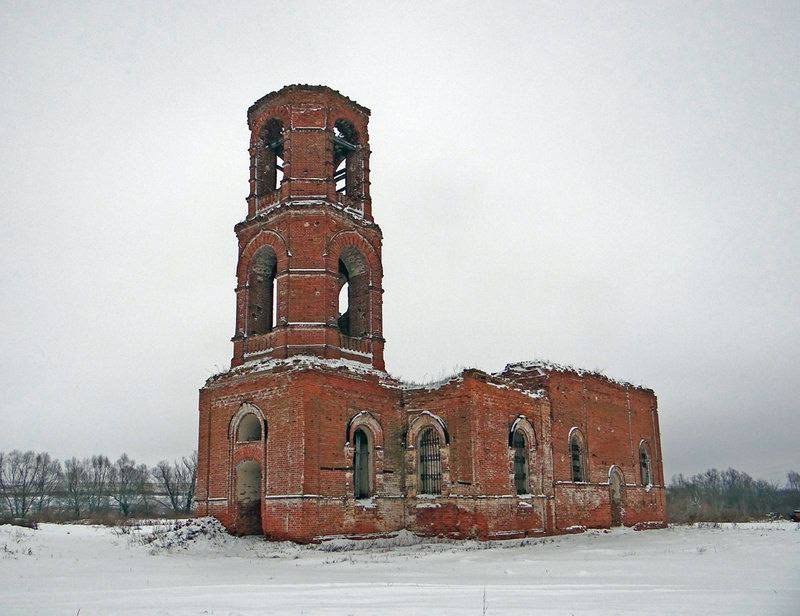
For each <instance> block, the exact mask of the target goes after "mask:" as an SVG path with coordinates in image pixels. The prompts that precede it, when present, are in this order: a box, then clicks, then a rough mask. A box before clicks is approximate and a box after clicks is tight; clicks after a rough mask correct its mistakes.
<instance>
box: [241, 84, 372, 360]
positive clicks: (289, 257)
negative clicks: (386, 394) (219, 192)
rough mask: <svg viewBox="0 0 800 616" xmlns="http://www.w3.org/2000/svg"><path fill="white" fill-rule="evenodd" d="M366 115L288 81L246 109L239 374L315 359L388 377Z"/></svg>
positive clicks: (331, 93)
mask: <svg viewBox="0 0 800 616" xmlns="http://www.w3.org/2000/svg"><path fill="white" fill-rule="evenodd" d="M369 113H370V112H369V109H367V108H366V107H362V106H361V105H359V104H357V103H355V102H354V101H351V100H350V99H349V98H347V97H345V96H343V95H341V94H339V93H338V92H336V91H335V90H332V89H330V88H328V87H325V86H308V85H293V86H287V87H284V88H282V89H281V90H278V91H277V92H272V93H270V94H267V95H266V96H264V97H263V98H261V99H259V100H258V101H256V102H255V103H254V104H253V105H252V106H251V107H250V109H248V112H247V123H248V127H249V128H250V132H251V134H250V148H249V152H250V193H249V195H248V197H247V216H246V218H245V220H243V221H242V222H240V223H239V224H237V225H236V227H235V232H236V236H237V238H238V241H239V261H238V266H237V285H236V331H235V334H234V337H233V343H234V352H233V360H232V362H231V365H232V366H238V365H241V364H243V363H245V362H248V361H251V360H256V359H267V358H286V357H290V356H293V355H314V356H317V357H322V358H326V359H348V360H353V361H358V362H362V363H365V364H370V365H371V366H373V367H375V368H377V369H379V370H383V369H384V362H383V345H384V339H383V326H382V294H383V287H382V279H383V270H382V265H381V243H382V234H381V230H380V227H378V225H377V224H375V222H374V221H373V219H372V203H371V200H370V195H369V154H370V150H369V135H368V131H367V124H368V122H369Z"/></svg>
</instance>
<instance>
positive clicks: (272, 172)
mask: <svg viewBox="0 0 800 616" xmlns="http://www.w3.org/2000/svg"><path fill="white" fill-rule="evenodd" d="M255 166H256V195H257V196H259V197H263V196H265V195H268V194H270V193H272V192H273V191H275V189H277V188H280V185H281V180H282V179H283V123H282V122H281V121H280V120H278V119H275V118H272V119H271V120H269V121H268V122H267V123H266V124H265V125H264V128H262V129H261V138H260V139H259V142H258V146H257V148H256V161H255Z"/></svg>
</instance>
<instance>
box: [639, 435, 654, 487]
mask: <svg viewBox="0 0 800 616" xmlns="http://www.w3.org/2000/svg"><path fill="white" fill-rule="evenodd" d="M639 467H640V469H641V471H642V485H643V486H649V485H652V484H653V473H652V471H651V470H650V453H649V452H648V451H647V445H645V444H644V443H642V444H641V445H639Z"/></svg>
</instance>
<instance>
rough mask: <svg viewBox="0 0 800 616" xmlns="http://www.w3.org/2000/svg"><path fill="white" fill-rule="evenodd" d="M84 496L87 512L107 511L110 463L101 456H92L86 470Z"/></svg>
mask: <svg viewBox="0 0 800 616" xmlns="http://www.w3.org/2000/svg"><path fill="white" fill-rule="evenodd" d="M86 471H87V483H86V496H87V504H88V509H89V511H103V510H106V509H108V491H109V485H108V484H109V479H110V476H111V461H110V460H109V459H108V458H107V457H106V456H103V455H99V456H92V457H91V459H90V460H89V464H88V466H87V468H86Z"/></svg>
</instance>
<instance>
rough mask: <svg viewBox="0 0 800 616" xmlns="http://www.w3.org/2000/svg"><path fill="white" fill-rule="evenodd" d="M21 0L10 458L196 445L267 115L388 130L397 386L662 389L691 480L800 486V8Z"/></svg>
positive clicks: (384, 175)
mask: <svg viewBox="0 0 800 616" xmlns="http://www.w3.org/2000/svg"><path fill="white" fill-rule="evenodd" d="M24 4H27V5H28V6H23V3H16V2H15V3H11V2H8V1H6V2H3V5H4V6H3V7H2V17H0V20H1V21H0V71H1V73H0V77H1V79H0V87H1V88H2V96H0V138H1V139H2V148H0V180H2V191H1V192H0V195H2V196H1V197H0V199H2V200H1V201H0V203H2V225H0V259H1V261H0V322H1V323H2V329H1V330H0V332H1V333H0V450H8V449H12V448H24V449H29V448H31V449H37V450H42V449H44V450H49V451H51V452H52V453H54V454H55V455H57V456H58V457H66V456H71V455H78V456H84V455H87V454H91V453H95V452H105V453H107V454H108V455H110V456H113V457H116V456H117V455H118V454H119V453H120V452H122V451H127V452H128V453H129V454H130V455H132V456H134V457H135V458H137V459H140V460H142V461H145V462H148V463H153V462H156V461H157V460H159V459H161V458H174V457H176V456H179V455H183V454H187V453H189V452H190V451H191V450H192V449H193V448H195V447H196V438H197V435H196V430H197V390H198V388H199V387H201V386H202V384H203V382H204V380H205V378H206V377H207V376H209V375H210V374H211V373H212V372H214V371H218V370H220V369H223V368H225V367H227V366H228V365H229V361H230V356H231V351H232V344H231V342H230V337H231V335H232V334H233V329H234V292H233V289H234V284H235V279H234V273H235V265H236V263H235V261H236V242H235V237H234V234H233V230H232V228H233V225H234V224H235V223H236V222H238V221H239V220H241V219H242V218H243V217H244V215H245V212H246V204H245V201H244V198H245V196H246V194H247V188H248V187H247V178H248V164H249V163H248V156H247V145H248V137H249V135H248V131H247V125H246V118H245V112H246V109H247V107H248V106H249V105H250V104H251V103H252V102H253V101H255V100H256V99H258V98H259V97H261V96H262V95H264V94H265V93H267V92H270V91H272V90H276V89H278V88H280V87H281V86H283V85H286V84H291V83H313V84H326V85H329V86H331V87H333V88H335V89H337V90H340V91H341V92H342V93H344V94H345V95H347V96H349V97H351V98H353V99H354V100H356V101H358V102H359V103H361V104H363V105H365V106H367V107H369V108H370V109H371V110H372V119H371V122H370V135H371V147H372V151H373V154H372V160H371V169H372V176H371V179H372V196H373V212H374V215H375V219H376V221H377V222H378V223H379V224H380V225H381V227H382V228H383V232H384V238H385V243H384V255H383V256H384V270H385V278H384V287H385V289H386V293H385V295H384V300H385V303H384V324H385V328H384V335H385V337H386V339H387V343H386V363H387V368H388V370H389V371H390V372H391V373H392V374H395V375H397V376H402V377H410V378H415V379H420V378H426V377H436V376H440V375H443V374H444V373H447V372H450V371H453V370H454V369H456V368H459V367H463V366H474V367H478V368H482V369H485V370H499V369H501V368H502V367H503V366H504V365H505V364H506V363H508V362H512V361H520V360H524V359H533V358H543V359H550V360H552V361H558V362H565V363H570V364H575V365H578V366H582V367H586V368H591V369H599V370H602V371H604V372H605V373H606V374H608V375H610V376H614V377H618V378H623V379H627V380H631V381H633V382H636V383H642V384H645V385H647V386H649V387H652V388H653V389H654V390H655V391H656V393H657V395H658V399H659V412H660V418H661V429H662V438H663V450H664V456H665V471H666V473H667V475H668V476H669V475H672V474H673V473H677V472H684V473H692V472H697V471H701V470H703V469H705V468H707V467H710V466H717V467H720V468H723V467H727V466H734V467H736V468H740V469H742V470H745V471H747V472H749V473H751V474H753V475H756V476H759V477H765V478H769V479H773V480H776V481H781V482H782V481H783V479H784V477H785V472H786V470H788V469H790V468H795V469H798V470H800V447H799V446H798V439H799V438H800V420H799V419H798V416H797V415H798V410H800V409H799V408H798V401H797V392H798V384H799V383H798V381H799V380H800V379H798V366H799V365H800V351H799V350H798V349H799V348H800V318H799V317H798V314H799V313H800V310H799V308H800V301H799V300H800V298H799V297H798V295H799V293H798V290H799V289H800V246H799V241H798V231H799V230H800V215H799V214H798V211H799V210H800V208H798V202H799V201H800V169H798V161H800V113H799V111H800V5H798V4H797V2H787V3H765V4H760V3H757V2H747V3H745V2H740V3H730V2H726V3H719V4H709V3H687V4H681V3H678V2H665V3H662V4H659V3H655V2H647V3H638V2H636V3H628V4H616V5H614V4H610V3H607V2H601V3H597V4H591V3H587V2H579V3H575V4H571V5H570V4H568V3H563V2H557V3H552V4H550V3H531V2H524V3H523V2H520V3H512V2H495V3H493V4H484V3H479V4H468V3H449V2H442V3H430V2H424V3H419V5H418V6H414V5H412V4H410V3H397V4H395V5H393V7H391V8H390V7H387V3H384V2H376V3H369V2H352V3H350V2H345V1H341V0H340V1H338V2H333V3H322V2H311V3H300V2H285V1H284V2H277V3H274V4H273V3H269V2H258V3H253V4H239V3H220V2H213V3H209V4H207V5H195V6H194V7H193V8H187V7H181V8H178V7H177V6H176V5H172V6H167V4H168V3H161V2H140V3H114V2H102V3H96V4H91V3H85V4H84V6H82V7H80V6H79V3H65V4H63V5H59V4H58V3H52V2H51V3H46V4H38V3H24Z"/></svg>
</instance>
